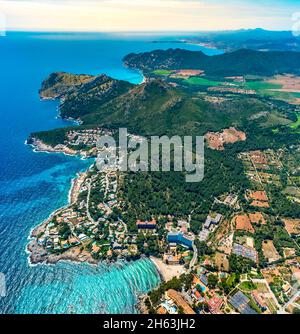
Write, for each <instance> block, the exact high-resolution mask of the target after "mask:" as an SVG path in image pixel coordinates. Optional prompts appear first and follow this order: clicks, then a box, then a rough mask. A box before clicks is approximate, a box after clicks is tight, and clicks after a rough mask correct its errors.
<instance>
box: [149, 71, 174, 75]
mask: <svg viewBox="0 0 300 334" xmlns="http://www.w3.org/2000/svg"><path fill="white" fill-rule="evenodd" d="M172 72H173V71H170V70H155V71H153V72H152V73H153V74H155V75H170V74H171V73H172Z"/></svg>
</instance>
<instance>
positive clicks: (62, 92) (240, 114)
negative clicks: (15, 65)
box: [32, 49, 300, 149]
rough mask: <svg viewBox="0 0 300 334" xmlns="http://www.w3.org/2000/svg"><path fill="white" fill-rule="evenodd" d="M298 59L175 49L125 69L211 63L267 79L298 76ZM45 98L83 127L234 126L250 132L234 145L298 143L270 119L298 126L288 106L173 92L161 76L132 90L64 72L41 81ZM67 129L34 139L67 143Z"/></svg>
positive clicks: (146, 130) (132, 59)
mask: <svg viewBox="0 0 300 334" xmlns="http://www.w3.org/2000/svg"><path fill="white" fill-rule="evenodd" d="M299 55H300V53H296V52H257V51H251V50H240V51H237V52H233V53H228V54H224V55H221V56H212V57H209V56H206V55H204V54H203V53H202V52H191V51H187V50H179V49H176V50H167V51H160V50H158V51H153V52H149V53H143V54H138V55H134V54H130V55H128V56H126V57H125V60H124V61H125V64H126V65H127V66H130V67H135V68H139V69H142V70H145V69H146V70H150V69H155V68H174V67H177V68H196V67H198V68H200V67H202V66H203V65H200V64H206V66H207V68H211V71H215V72H216V71H223V73H225V72H226V74H228V75H234V74H245V73H247V72H248V73H249V72H251V71H252V72H253V71H255V72H257V73H259V74H260V75H261V74H262V73H271V72H272V73H275V72H276V73H284V72H285V71H288V72H289V73H291V72H293V73H296V72H297V71H300V56H299ZM212 59H213V60H212ZM212 63H214V66H212V65H211V64H212ZM40 96H41V98H47V99H49V98H51V99H60V101H61V103H60V114H61V116H62V117H63V118H73V119H78V120H80V121H81V122H80V123H81V125H80V127H83V128H86V127H89V128H90V127H95V126H100V127H108V128H118V127H121V126H122V127H127V128H128V130H129V131H130V132H131V133H135V134H140V135H164V134H167V135H174V134H176V135H203V134H205V133H206V132H208V131H220V130H222V129H225V128H228V127H230V126H235V127H236V128H239V129H240V130H242V131H245V132H246V135H247V141H246V142H245V143H239V144H238V145H236V147H239V146H243V145H246V146H247V148H248V149H250V148H264V147H265V146H267V145H271V144H272V143H274V144H275V145H279V144H280V143H282V142H287V140H288V142H290V143H292V142H293V141H294V139H295V138H294V137H296V135H294V134H291V133H290V132H288V131H280V132H276V133H275V132H274V131H272V127H274V124H273V121H271V120H274V119H278V118H280V120H281V121H284V122H283V123H288V122H289V121H294V118H295V115H296V113H295V112H294V111H293V107H292V106H290V105H287V104H286V105H283V107H282V106H281V107H280V108H281V110H278V108H279V106H278V103H277V104H274V103H275V102H272V101H270V100H267V99H264V98H261V97H258V96H249V95H238V94H237V95H234V96H230V97H226V98H225V99H224V101H223V102H222V103H213V102H209V99H206V98H205V96H203V95H201V94H197V92H195V91H191V90H188V89H185V88H183V87H180V86H178V87H174V85H172V84H170V83H168V82H166V81H164V80H162V79H148V80H147V81H146V82H145V83H143V84H140V85H133V84H130V83H128V82H126V81H122V80H116V79H112V78H110V77H108V76H106V75H104V74H102V75H98V76H92V75H84V74H80V75H76V74H69V73H63V72H58V73H53V74H51V75H50V76H49V77H48V78H47V79H46V80H45V81H44V82H43V83H42V87H41V89H40ZM281 104H282V103H281ZM278 113H279V114H278ZM274 115H275V116H276V117H275V116H274ZM275 125H276V124H275ZM68 130H69V128H64V129H57V130H51V131H44V132H38V133H34V134H32V136H33V137H36V138H39V139H41V140H43V141H44V142H45V143H47V144H51V145H56V144H59V143H63V142H64V140H65V134H66V132H67V131H68ZM287 138H288V139H287ZM295 140H296V139H295ZM241 149H242V148H241Z"/></svg>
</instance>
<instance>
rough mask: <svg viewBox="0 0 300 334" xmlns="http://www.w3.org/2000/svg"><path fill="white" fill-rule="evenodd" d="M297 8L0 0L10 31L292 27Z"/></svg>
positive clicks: (139, 0)
mask: <svg viewBox="0 0 300 334" xmlns="http://www.w3.org/2000/svg"><path fill="white" fill-rule="evenodd" d="M297 12H298V13H299V15H298V16H299V21H300V0H226V1H225V0H73V1H71V0H0V20H1V18H2V25H3V21H4V19H3V18H5V21H6V27H7V29H8V30H14V29H15V30H39V31H42V30H60V31H62V30H66V31H78V30H79V31H145V30H146V31H186V30H190V31H196V30H220V29H239V28H256V27H261V28H265V29H272V30H291V29H292V26H293V24H295V22H293V21H292V15H293V14H294V13H297ZM298 16H297V15H295V16H294V17H296V19H297V17H298ZM0 25H1V22H0Z"/></svg>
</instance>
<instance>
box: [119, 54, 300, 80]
mask: <svg viewBox="0 0 300 334" xmlns="http://www.w3.org/2000/svg"><path fill="white" fill-rule="evenodd" d="M123 60H124V63H125V65H126V66H128V67H130V68H135V69H140V70H142V71H143V72H146V73H147V72H149V71H153V70H158V69H166V70H168V69H169V70H176V69H200V70H204V71H205V73H206V74H207V75H213V76H222V77H224V76H234V75H260V76H272V75H275V74H283V73H293V74H299V73H300V53H298V52H261V51H254V50H246V49H241V50H238V51H235V52H232V53H225V54H221V55H216V56H207V55H205V54H204V53H203V52H202V51H188V50H182V49H168V50H155V51H151V52H145V53H139V54H135V53H131V54H129V55H127V56H126V57H125V58H124V59H123Z"/></svg>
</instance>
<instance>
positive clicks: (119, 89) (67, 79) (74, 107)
mask: <svg viewBox="0 0 300 334" xmlns="http://www.w3.org/2000/svg"><path fill="white" fill-rule="evenodd" d="M132 86H133V85H132V84H130V83H128V82H126V81H122V80H115V79H112V78H110V77H108V76H106V75H104V74H101V75H98V76H92V75H83V74H80V75H76V74H69V73H62V72H58V73H52V74H51V75H50V76H49V77H48V78H47V79H46V80H45V81H43V83H42V87H41V89H40V96H41V97H42V98H54V99H55V98H56V99H57V98H59V99H61V105H60V114H61V116H62V117H71V118H79V117H82V116H84V115H85V114H89V113H92V112H94V111H96V109H97V108H98V107H99V106H100V105H102V104H104V103H105V102H107V101H109V100H111V99H113V98H114V97H116V96H118V95H120V94H123V93H125V92H126V91H128V90H129V89H130V88H132Z"/></svg>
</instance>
